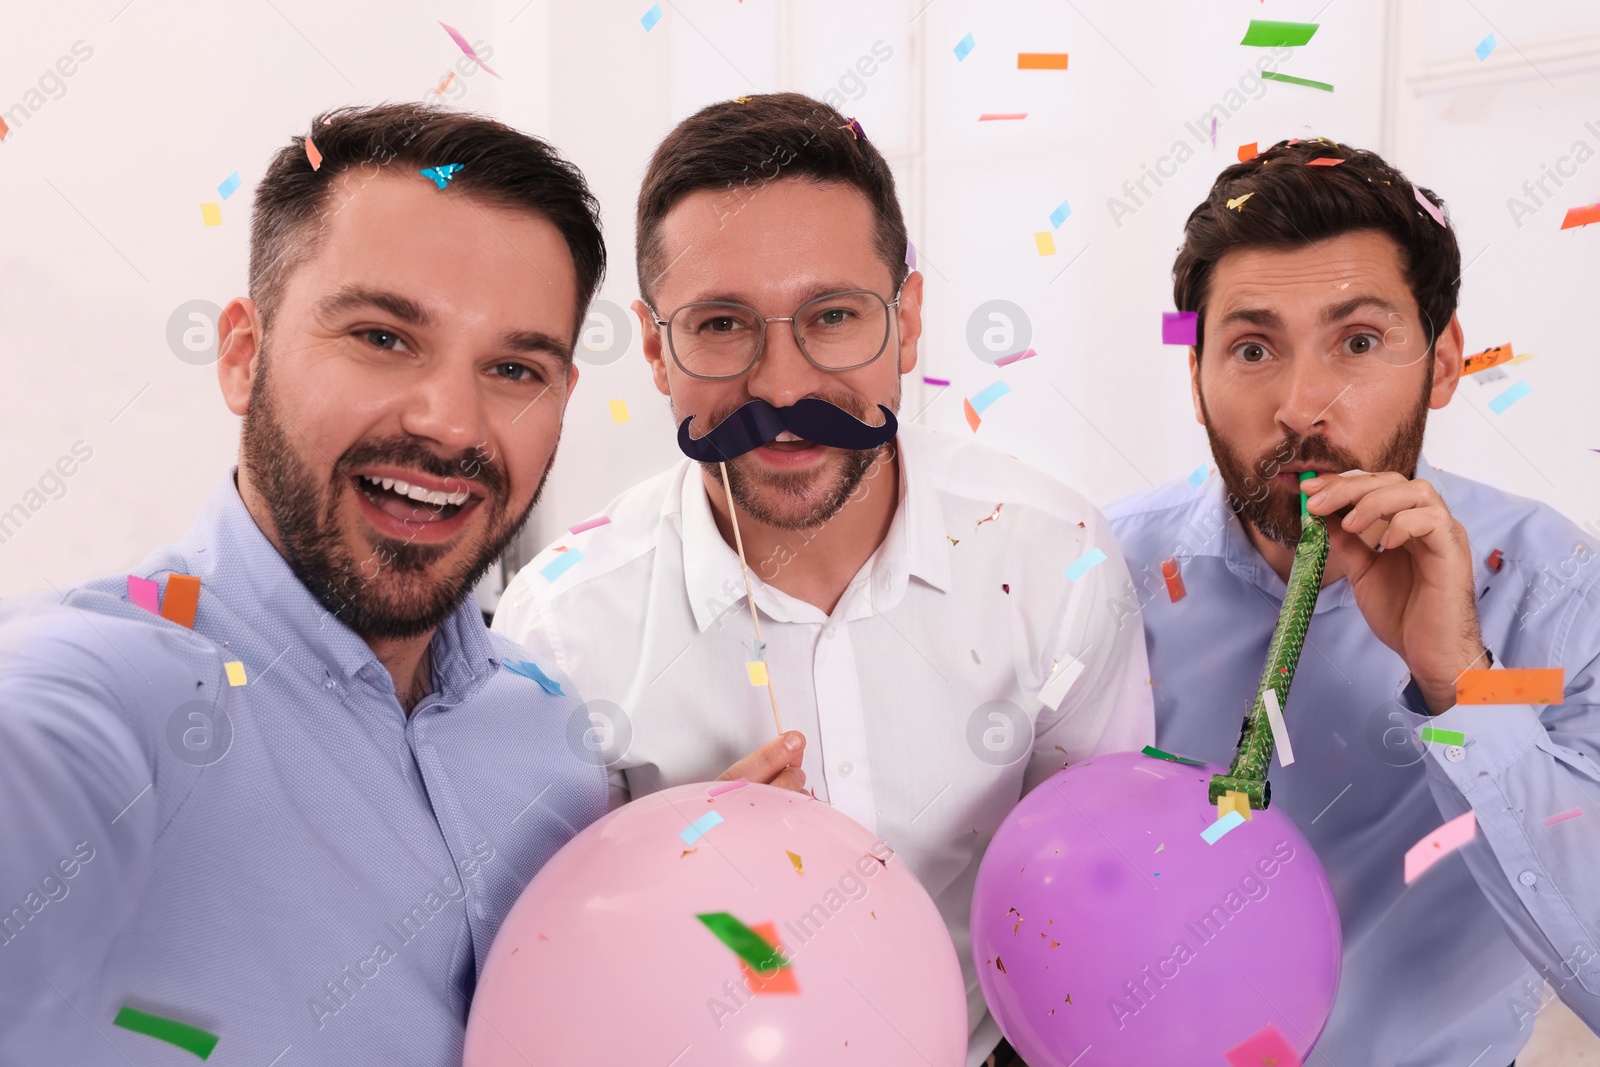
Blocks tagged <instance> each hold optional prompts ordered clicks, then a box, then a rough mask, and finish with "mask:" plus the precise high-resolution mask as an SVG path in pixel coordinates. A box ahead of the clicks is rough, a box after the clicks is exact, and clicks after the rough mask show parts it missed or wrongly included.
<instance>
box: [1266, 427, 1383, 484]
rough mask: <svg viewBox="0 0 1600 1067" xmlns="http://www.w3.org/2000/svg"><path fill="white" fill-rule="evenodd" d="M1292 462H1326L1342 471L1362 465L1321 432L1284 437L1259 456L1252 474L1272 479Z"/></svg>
mask: <svg viewBox="0 0 1600 1067" xmlns="http://www.w3.org/2000/svg"><path fill="white" fill-rule="evenodd" d="M1291 463H1317V464H1326V465H1327V466H1328V467H1329V468H1330V469H1331V468H1333V467H1338V468H1339V470H1340V471H1346V470H1356V469H1358V468H1359V467H1360V466H1361V460H1360V459H1359V458H1358V457H1356V456H1355V455H1352V454H1351V453H1349V452H1346V451H1345V450H1344V449H1342V448H1338V447H1336V446H1334V445H1333V444H1332V443H1331V442H1329V440H1328V439H1327V438H1326V437H1323V436H1322V435H1321V434H1318V435H1316V436H1314V437H1292V438H1288V439H1286V440H1284V442H1283V443H1282V444H1280V445H1279V446H1278V447H1277V448H1274V449H1273V450H1272V451H1270V452H1268V453H1267V454H1266V455H1265V456H1263V457H1262V458H1261V459H1258V460H1257V461H1256V462H1255V465H1254V467H1253V468H1252V469H1251V471H1250V473H1251V475H1252V476H1254V477H1259V478H1263V479H1267V480H1270V479H1271V478H1273V477H1274V476H1275V475H1277V474H1278V472H1280V471H1281V470H1283V468H1284V467H1287V466H1288V465H1290V464H1291Z"/></svg>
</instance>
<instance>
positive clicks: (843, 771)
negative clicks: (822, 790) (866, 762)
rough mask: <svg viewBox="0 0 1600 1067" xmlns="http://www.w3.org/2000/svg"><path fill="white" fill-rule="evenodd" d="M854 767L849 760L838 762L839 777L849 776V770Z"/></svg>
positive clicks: (852, 769)
mask: <svg viewBox="0 0 1600 1067" xmlns="http://www.w3.org/2000/svg"><path fill="white" fill-rule="evenodd" d="M855 769H856V765H855V764H854V763H851V762H850V761H849V760H845V761H844V762H843V763H841V764H839V777H840V778H848V777H850V774H851V772H852V771H854V770H855Z"/></svg>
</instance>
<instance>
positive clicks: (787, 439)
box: [761, 430, 820, 452]
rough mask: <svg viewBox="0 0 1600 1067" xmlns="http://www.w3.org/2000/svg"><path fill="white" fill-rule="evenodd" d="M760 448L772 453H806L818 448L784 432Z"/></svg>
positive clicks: (786, 431)
mask: <svg viewBox="0 0 1600 1067" xmlns="http://www.w3.org/2000/svg"><path fill="white" fill-rule="evenodd" d="M761 447H762V448H765V449H770V450H771V451H773V452H807V451H810V450H811V449H814V448H818V447H820V446H818V445H816V444H813V443H812V442H810V441H805V440H802V439H801V438H798V437H796V436H795V435H794V434H792V433H790V432H789V431H788V430H785V431H783V432H782V433H780V434H779V435H778V436H777V437H774V438H773V439H772V440H771V441H768V442H767V443H766V444H764V445H762V446H761Z"/></svg>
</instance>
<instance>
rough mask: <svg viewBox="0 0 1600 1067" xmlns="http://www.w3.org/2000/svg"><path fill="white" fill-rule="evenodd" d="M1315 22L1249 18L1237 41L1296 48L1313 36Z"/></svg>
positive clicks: (1315, 29) (1254, 46)
mask: <svg viewBox="0 0 1600 1067" xmlns="http://www.w3.org/2000/svg"><path fill="white" fill-rule="evenodd" d="M1316 32H1317V24H1316V23H1315V22H1272V21H1269V20H1266V19H1251V20H1250V25H1249V27H1248V28H1246V29H1245V31H1244V40H1242V41H1240V42H1239V43H1240V44H1242V45H1248V46H1249V47H1251V48H1280V47H1281V48H1298V47H1300V46H1301V45H1303V44H1306V43H1307V42H1309V41H1310V40H1311V38H1312V37H1313V36H1315V34H1316Z"/></svg>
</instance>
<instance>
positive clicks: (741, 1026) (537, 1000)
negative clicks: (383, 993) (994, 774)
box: [464, 782, 967, 1067]
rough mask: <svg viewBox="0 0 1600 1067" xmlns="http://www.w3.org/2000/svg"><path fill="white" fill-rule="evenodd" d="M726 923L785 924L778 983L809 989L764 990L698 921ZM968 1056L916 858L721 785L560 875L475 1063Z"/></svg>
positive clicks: (488, 1006)
mask: <svg viewBox="0 0 1600 1067" xmlns="http://www.w3.org/2000/svg"><path fill="white" fill-rule="evenodd" d="M709 794H715V795H709ZM717 817H720V819H721V821H720V822H719V821H717ZM697 832H698V836H696V835H697ZM686 837H687V838H690V839H691V840H687V841H686V840H685V838H686ZM790 852H792V853H794V854H795V855H797V856H799V857H800V869H796V865H795V863H794V861H792V860H791V859H790V857H789V855H788V853H790ZM714 912H726V913H728V914H730V915H732V916H733V917H735V918H736V919H738V920H740V921H741V922H742V923H744V924H746V925H747V926H749V927H752V928H759V927H760V926H761V924H767V923H770V924H772V926H771V930H772V932H773V933H775V934H776V936H777V938H778V941H779V944H780V947H781V948H782V949H783V950H784V951H785V952H786V953H787V955H788V958H789V961H790V965H789V967H787V968H785V969H784V970H781V971H779V972H778V973H777V976H776V977H774V978H773V979H771V981H772V983H773V985H775V986H777V987H778V988H779V989H781V988H782V987H783V986H785V985H788V984H790V983H791V982H792V984H793V986H794V987H795V989H796V991H793V992H782V991H762V992H755V993H752V992H750V991H749V986H748V985H747V982H746V974H747V973H748V974H753V973H754V972H747V971H746V970H745V969H744V968H743V965H742V963H741V960H740V958H739V957H738V956H737V955H735V953H734V951H733V950H732V949H730V948H729V947H728V946H727V945H726V944H724V943H723V941H722V940H720V939H719V938H718V937H717V935H716V934H714V933H713V932H712V931H711V930H710V929H709V928H708V927H707V926H706V925H705V924H704V923H703V922H701V921H700V920H699V919H698V918H696V916H697V915H700V914H704V913H714ZM755 984H756V985H758V986H759V985H761V984H762V982H761V980H760V978H757V979H756V982H755ZM966 1048H967V1013H966V990H965V986H964V984H963V982H962V978H961V967H960V964H959V963H958V961H957V959H956V952H955V947H954V946H953V945H952V944H951V941H950V935H949V933H948V932H947V930H946V928H945V924H944V921H943V919H942V918H941V917H940V915H939V912H938V909H937V908H936V907H935V906H934V903H933V901H932V899H930V898H929V896H928V894H927V892H926V891H925V890H924V889H923V888H922V885H921V883H919V882H918V881H917V879H916V878H915V876H913V875H912V874H911V872H910V871H909V870H908V869H907V868H906V865H905V863H904V861H902V860H900V859H897V858H895V856H894V854H893V852H892V850H891V849H890V848H889V847H888V846H887V845H885V844H883V843H882V842H879V841H875V840H874V839H873V837H872V835H871V834H870V833H869V832H868V831H867V830H866V829H865V828H864V827H862V826H861V824H859V823H857V822H855V821H853V820H852V819H850V818H848V817H847V816H845V815H841V814H840V813H838V812H836V811H834V810H833V809H832V808H830V807H828V805H826V804H824V803H821V802H820V801H816V800H813V799H811V798H810V797H808V796H805V795H804V794H800V793H793V792H790V791H787V790H782V789H776V788H773V787H771V786H765V785H746V786H743V787H739V788H732V789H729V788H728V783H725V782H723V783H713V784H709V785H708V784H700V785H684V786H678V787H676V788H673V789H666V790H663V791H661V792H659V793H653V794H651V795H649V796H646V797H642V798H641V799H639V800H635V801H634V802H633V803H631V804H628V805H626V806H625V807H622V808H619V809H618V810H616V811H613V812H611V813H610V814H608V815H606V816H605V817H604V818H602V819H600V820H599V821H598V822H595V823H594V824H593V825H591V826H589V827H588V828H587V829H585V830H584V831H583V832H582V833H580V834H578V836H577V837H575V838H573V839H572V840H571V841H569V842H568V843H567V845H566V847H564V848H563V849H562V850H561V851H560V852H558V853H557V854H556V855H555V857H554V858H553V859H551V860H550V862H549V863H547V864H545V866H544V869H543V870H541V871H540V872H539V874H538V875H537V876H535V878H534V879H533V881H532V882H530V883H529V884H528V887H527V889H525V890H524V891H523V893H522V896H521V897H520V898H519V899H518V900H517V903H516V905H515V906H514V907H513V908H512V909H511V913H510V915H508V916H507V917H506V921H505V925H504V926H502V927H501V929H500V932H499V935H498V936H497V937H496V938H495V942H494V946H493V947H492V948H491V949H490V951H489V959H488V962H487V963H486V964H485V965H484V969H483V974H482V975H481V977H480V979H479V981H478V987H477V992H476V994H475V996H474V998H473V1001H472V1013H471V1017H470V1019H469V1021H468V1024H467V1039H466V1056H465V1065H464V1067H527V1065H528V1064H535V1065H538V1067H544V1065H547V1064H551V1065H553V1064H568V1063H572V1064H576V1063H596V1064H619V1065H622V1064H627V1065H655V1067H666V1065H667V1064H673V1065H674V1067H691V1065H692V1067H722V1065H733V1064H740V1065H746V1064H750V1065H755V1064H760V1065H783V1064H795V1065H799V1064H805V1065H812V1064H835V1063H862V1064H888V1063H916V1064H922V1063H923V1062H924V1061H926V1062H927V1063H928V1064H931V1065H934V1067H961V1065H963V1064H964V1063H965V1062H966Z"/></svg>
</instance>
